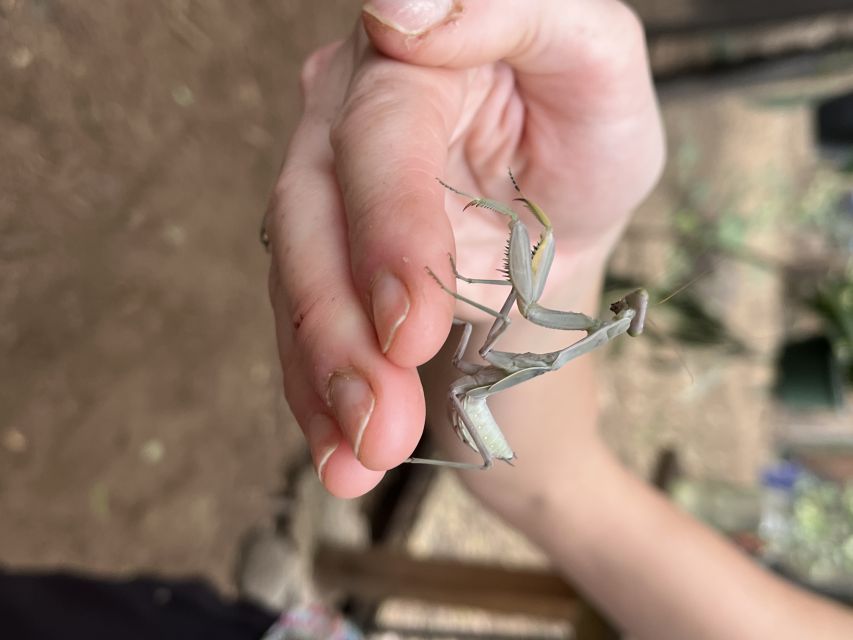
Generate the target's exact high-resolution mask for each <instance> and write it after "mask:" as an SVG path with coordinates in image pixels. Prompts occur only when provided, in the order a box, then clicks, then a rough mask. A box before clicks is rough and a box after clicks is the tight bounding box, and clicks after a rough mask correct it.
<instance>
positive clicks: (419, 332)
mask: <svg viewBox="0 0 853 640" xmlns="http://www.w3.org/2000/svg"><path fill="white" fill-rule="evenodd" d="M368 55H370V54H368ZM463 77H464V76H462V72H459V71H453V70H445V69H428V68H422V67H415V66H411V65H407V64H405V63H401V62H398V61H394V60H390V59H387V58H384V57H382V56H380V55H377V54H375V53H374V54H372V56H371V57H370V58H369V59H368V60H366V61H365V62H364V63H363V64H362V66H361V67H360V68H359V69H358V70H357V71H356V73H355V75H354V77H353V80H352V83H351V85H350V90H349V92H348V95H347V98H346V99H345V102H344V105H343V108H342V110H341V114H340V116H339V117H338V119H337V121H336V123H335V124H334V126H333V128H332V135H331V139H332V146H333V148H334V151H335V166H336V173H337V177H338V183H339V185H340V188H341V193H342V196H343V201H344V203H345V209H346V217H347V227H348V239H349V248H350V260H351V265H352V273H353V278H354V283H355V285H356V289H358V290H359V291H360V292H362V296H363V300H364V302H365V304H366V307H367V309H368V312H369V314H370V315H371V317H372V320H373V323H374V327H375V329H376V333H377V337H378V340H379V344H380V347H381V348H382V350H383V352H385V353H386V355H387V357H388V358H389V359H390V360H391V361H392V362H394V363H395V364H397V365H399V366H403V367H414V366H417V365H420V364H423V363H424V362H425V361H426V360H428V359H429V358H430V357H432V356H433V355H434V354H435V353H436V352H437V351H438V349H439V348H440V347H441V345H442V344H443V342H444V340H445V338H446V336H447V332H448V330H449V328H450V320H451V317H452V313H453V300H452V298H450V296H447V295H446V294H444V293H443V292H442V291H441V289H440V288H439V287H437V286H436V284H435V282H434V281H432V280H431V279H430V278H429V277H428V276H427V274H426V271H425V268H426V267H429V268H431V269H432V270H434V271H435V272H437V273H439V274H443V275H444V276H445V277H447V278H448V279H449V280H451V281H452V277H453V276H452V274H451V273H450V268H449V262H448V259H447V256H448V254H449V253H453V252H454V240H453V231H452V229H451V225H450V222H449V220H448V218H447V216H446V214H445V208H444V201H445V193H444V189H443V188H442V186H441V185H440V184H439V183H438V181H437V180H436V178H438V177H443V176H444V173H445V164H446V162H447V155H448V146H449V144H450V138H451V135H452V134H453V130H454V128H455V126H456V120H457V119H458V117H459V113H460V110H461V108H462V104H463V101H464V86H463V80H462V78H463Z"/></svg>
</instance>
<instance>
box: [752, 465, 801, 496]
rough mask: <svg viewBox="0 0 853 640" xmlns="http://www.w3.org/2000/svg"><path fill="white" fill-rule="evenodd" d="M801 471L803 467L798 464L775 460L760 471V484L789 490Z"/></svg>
mask: <svg viewBox="0 0 853 640" xmlns="http://www.w3.org/2000/svg"><path fill="white" fill-rule="evenodd" d="M802 473H803V468H802V467H801V466H800V465H798V464H794V463H793V462H784V461H783V462H777V463H776V464H774V465H773V466H770V467H767V468H766V469H765V470H764V471H763V472H762V473H761V484H762V486H764V487H770V488H773V489H783V490H785V491H790V490H791V489H793V488H794V483H796V481H797V478H799V477H800V475H801V474H802Z"/></svg>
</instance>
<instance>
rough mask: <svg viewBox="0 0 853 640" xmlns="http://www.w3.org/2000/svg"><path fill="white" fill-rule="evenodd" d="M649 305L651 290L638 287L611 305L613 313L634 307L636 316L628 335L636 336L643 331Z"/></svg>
mask: <svg viewBox="0 0 853 640" xmlns="http://www.w3.org/2000/svg"><path fill="white" fill-rule="evenodd" d="M648 307H649V292H648V291H646V290H645V289H637V290H636V291H632V292H631V293H629V294H628V295H626V296H625V297H624V298H622V299H621V300H617V301H616V302H614V303H613V304H611V305H610V310H611V311H612V312H613V313H622V312H623V311H625V310H626V309H633V311H634V317H633V318H632V319H631V324H630V326H629V327H628V335H629V336H632V337H636V336H638V335H640V334H641V333H643V325H644V324H645V322H646V309H648Z"/></svg>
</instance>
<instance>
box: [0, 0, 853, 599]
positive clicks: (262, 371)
mask: <svg viewBox="0 0 853 640" xmlns="http://www.w3.org/2000/svg"><path fill="white" fill-rule="evenodd" d="M355 15H356V4H355V3H352V2H345V1H343V0H337V1H335V2H326V3H324V4H323V10H322V11H317V10H314V9H311V8H309V5H308V3H304V2H297V1H291V2H288V1H286V0H275V1H273V0H265V1H263V2H257V3H253V4H252V5H251V9H250V8H249V7H248V5H243V4H240V3H233V2H227V1H225V0H210V1H209V2H205V3H194V2H190V0H184V1H171V2H167V1H166V0H156V1H155V0H150V1H148V2H144V3H143V2H135V3H127V2H121V1H119V0H111V1H107V2H101V3H97V5H95V4H93V3H81V2H73V1H71V0H30V1H24V0H0V78H2V81H3V87H4V90H3V91H2V92H0V139H2V148H3V153H2V155H0V564H2V565H9V566H16V567H45V568H47V567H51V568H52V567H57V566H59V567H75V568H81V569H85V570H86V571H92V572H103V573H109V574H127V573H133V572H139V571H144V572H156V573H159V574H165V575H186V574H197V575H203V576H206V577H208V578H210V579H212V580H213V581H214V582H215V583H216V584H217V585H218V586H219V587H221V588H223V589H226V590H228V589H230V588H231V586H232V583H231V579H230V577H231V576H230V573H231V569H232V564H233V558H234V556H235V551H236V548H237V544H238V541H239V539H240V537H241V535H242V534H243V533H244V532H245V531H246V530H247V529H249V528H250V527H252V526H254V525H256V524H258V523H263V522H266V521H268V520H269V517H270V513H271V511H272V508H273V505H274V494H275V492H276V491H277V490H278V489H279V488H280V486H281V482H282V469H283V468H284V467H286V466H287V464H288V462H289V461H292V460H294V459H296V458H297V457H298V456H299V455H300V453H301V451H302V442H301V436H299V435H298V431H297V430H296V428H295V427H294V426H293V424H292V422H291V420H290V418H289V416H288V413H287V409H286V407H285V406H284V403H283V401H282V399H281V393H280V382H279V376H278V371H277V366H278V365H277V359H276V355H275V346H274V339H273V332H272V326H271V314H270V311H269V308H268V304H267V301H266V291H265V272H266V267H267V257H266V256H265V255H264V253H263V252H262V251H261V249H260V245H259V243H258V224H259V220H260V216H261V213H262V211H263V208H264V206H265V201H266V196H267V193H268V190H269V188H270V185H271V183H272V180H273V178H274V176H275V172H276V168H277V166H278V163H279V162H280V159H281V156H282V147H283V143H284V141H285V140H286V138H287V134H288V131H289V130H290V129H291V127H292V126H293V124H294V119H295V117H296V109H297V108H298V95H297V92H296V91H297V90H296V86H297V85H296V76H297V72H298V68H299V64H300V61H301V60H302V59H303V58H304V56H305V55H306V54H307V53H308V52H309V51H310V50H311V49H313V48H314V47H316V46H318V45H319V44H322V43H324V42H327V41H329V40H332V39H335V38H338V37H342V36H344V35H346V33H347V31H348V29H349V26H350V25H351V24H352V21H353V20H354V18H355ZM841 75H842V76H843V78H847V80H846V81H847V82H849V80H850V78H849V77H848V76H844V74H841ZM848 75H849V74H848ZM843 78H842V79H843ZM848 86H850V85H849V84H848ZM836 88H837V87H836ZM787 91H788V93H786V94H784V96H787V97H790V96H791V95H794V94H797V95H799V93H798V92H799V89H791V88H790V87H789V88H788V89H787ZM784 96H783V97H784ZM765 98H766V96H765ZM770 102H771V101H770V100H769V99H764V101H763V102H762V97H761V96H760V95H756V94H754V93H749V92H748V93H746V94H744V93H738V92H728V93H720V94H719V95H715V96H714V97H713V99H709V97H708V95H707V94H703V93H701V92H699V93H696V92H695V91H694V92H690V91H687V92H686V93H683V94H682V93H677V94H675V93H673V94H672V95H669V96H667V97H665V101H664V106H665V116H666V121H667V128H668V131H669V134H670V151H671V163H670V167H669V168H668V171H667V175H666V177H665V180H664V182H663V184H662V186H661V188H660V189H659V190H658V191H657V192H656V193H655V195H654V196H653V197H652V199H651V200H650V202H649V203H648V205H647V206H646V207H645V208H644V210H643V212H642V213H641V215H640V216H639V218H638V220H637V222H636V223H635V225H634V226H633V227H632V231H631V232H630V233H629V239H628V242H627V243H626V244H625V245H623V247H622V248H620V250H619V252H618V254H617V257H616V259H615V262H614V265H615V267H616V268H617V269H621V272H624V271H625V269H626V268H627V266H628V265H634V266H636V265H639V266H640V267H639V269H638V270H637V277H639V278H641V279H647V280H649V281H652V282H657V281H662V280H663V279H664V277H665V275H666V274H667V273H668V272H669V270H670V269H671V265H670V264H669V258H670V257H671V253H672V252H671V251H670V250H669V249H667V248H666V247H665V246H664V247H661V246H658V245H657V244H656V243H654V242H653V243H649V242H647V241H645V240H643V239H642V238H643V237H644V236H648V235H649V229H652V230H654V229H656V228H659V227H660V226H661V225H665V224H666V217H667V216H669V215H671V214H672V213H673V212H675V211H677V210H679V209H680V208H683V203H684V197H685V192H686V191H688V192H691V193H692V192H693V191H691V190H696V189H698V190H700V191H702V192H703V193H706V196H703V197H705V198H706V199H705V200H703V202H705V203H706V205H707V206H708V207H709V208H712V209H722V208H725V209H727V210H732V211H735V212H736V214H737V216H740V217H742V218H744V219H751V220H755V219H759V220H761V221H764V222H762V224H760V225H756V226H752V227H749V233H747V234H746V235H747V236H748V238H747V242H748V243H749V245H750V246H752V247H754V248H756V249H760V250H767V251H780V250H783V249H784V248H785V247H787V245H786V242H787V240H786V239H785V238H786V236H785V235H784V234H783V233H782V231H783V230H784V229H785V225H786V224H787V223H786V220H787V218H785V216H786V215H787V214H788V213H790V212H791V211H792V210H793V209H794V208H792V207H791V206H789V205H790V203H792V202H801V201H802V199H804V198H807V197H809V194H810V193H812V192H811V191H810V189H812V188H813V187H814V180H815V179H816V178H815V175H817V174H816V166H817V164H818V159H817V156H816V152H815V150H814V146H813V144H812V142H811V125H810V122H811V121H810V110H809V109H810V108H809V105H808V103H807V102H794V103H791V102H790V101H789V102H788V103H785V104H786V105H787V106H786V107H785V108H778V106H777V107H772V106H768V105H769V104H770ZM780 150H781V151H780ZM780 185H781V186H780ZM819 187H820V185H818V187H814V188H819ZM831 187H832V185H829V186H828V187H827V189H830V188H831ZM708 194H710V195H708ZM709 203H710V204H709ZM768 221H769V222H768ZM765 223H766V224H765ZM663 236H666V234H665V233H664V234H663ZM670 284H671V283H670ZM700 286H703V287H704V289H703V291H705V295H707V296H708V297H709V298H710V299H712V300H713V301H714V302H713V305H716V308H718V309H720V310H722V311H723V312H724V315H726V316H727V318H728V320H729V321H730V322H731V324H732V326H733V327H734V329H735V330H736V331H738V332H739V334H740V335H741V336H742V337H743V336H747V337H750V338H751V339H752V341H753V343H754V345H755V350H754V352H753V354H752V356H751V357H750V358H747V359H743V358H741V359H733V358H729V359H726V358H722V359H721V358H720V357H719V356H718V355H708V354H707V353H706V352H702V351H697V352H695V353H687V354H686V355H685V356H684V357H683V359H684V360H686V361H687V365H688V369H689V371H690V372H691V373H689V374H685V372H684V367H683V366H682V365H681V358H679V356H678V355H673V350H672V349H670V348H668V347H667V348H663V349H661V348H657V347H654V346H650V345H648V344H647V345H645V346H644V345H643V344H641V343H637V344H634V343H631V344H630V345H628V346H626V348H625V349H622V350H619V351H618V352H616V353H615V355H614V364H613V365H612V367H611V369H610V373H611V374H612V376H611V377H612V380H613V385H612V387H611V388H610V390H609V391H608V394H607V397H606V398H605V403H606V404H605V406H606V411H605V427H606V433H607V436H608V439H609V441H610V442H611V443H612V444H613V446H614V447H615V448H616V449H617V450H618V451H619V452H620V454H621V455H622V456H623V457H624V458H625V459H626V460H628V461H629V462H630V463H631V464H632V465H633V466H635V467H636V468H637V469H638V470H640V471H642V472H645V471H647V469H648V468H649V466H650V464H651V461H652V459H653V457H654V455H655V452H656V451H657V450H658V449H659V448H660V447H661V446H664V445H668V444H676V445H677V446H678V447H679V449H680V450H681V451H682V452H683V454H684V460H685V463H686V466H687V468H688V470H689V471H690V472H692V473H695V474H698V475H709V476H716V477H725V478H730V479H734V480H738V481H744V482H745V481H750V480H752V479H754V474H755V471H756V469H757V467H758V466H759V465H760V464H761V463H762V461H763V460H765V459H766V457H767V455H768V447H767V442H768V440H769V434H770V432H771V431H772V429H773V426H774V425H773V424H772V417H771V415H772V414H771V407H770V403H769V401H768V400H767V395H766V392H767V388H768V385H769V383H770V364H771V359H772V354H773V351H774V349H775V346H776V343H777V341H778V338H779V336H780V335H781V334H782V332H783V331H784V330H785V322H784V318H783V315H782V314H781V312H780V305H781V290H780V287H781V284H780V282H779V280H778V274H776V275H772V274H770V275H768V274H767V273H765V272H763V271H760V270H755V269H751V268H749V267H744V266H743V265H734V266H733V265H724V266H723V267H722V268H721V269H719V270H717V271H716V272H715V275H713V276H712V277H710V278H708V281H707V282H705V283H704V284H702V285H700ZM726 310H733V311H731V312H727V311H726ZM762 319H767V320H768V322H763V320H762ZM691 375H692V376H693V377H694V381H693V382H692V383H691V382H690V376H691ZM660 389H667V390H668V393H666V394H661V393H660ZM441 486H442V485H441V484H440V485H439V489H437V490H439V491H441V490H447V491H450V492H454V491H456V490H455V489H453V488H452V487H451V488H450V489H441ZM454 500H455V498H454ZM459 501H460V502H459V506H458V510H459V511H458V512H457V511H454V509H455V507H449V506H448V505H449V503H448V502H441V501H440V500H437V499H434V498H433V499H431V501H430V503H429V504H428V507H427V514H426V519H427V520H429V518H440V517H444V518H449V519H450V521H451V524H450V525H448V526H450V527H451V530H452V528H453V526H455V525H454V524H452V522H453V518H454V517H455V518H456V520H455V522H457V523H458V521H459V519H460V516H454V515H453V514H454V513H461V512H465V511H469V510H470V509H471V508H473V507H471V505H470V504H469V503H467V502H465V498H464V497H462V498H459ZM430 505H432V506H430ZM465 521H466V522H471V521H470V520H469V519H466V520H465ZM474 522H477V520H474ZM489 526H490V527H491V525H489ZM435 531H441V529H440V528H439V529H435V527H434V526H433V525H430V524H425V525H424V526H423V528H422V529H421V532H420V533H418V534H417V536H416V540H415V543H414V544H415V545H421V546H423V545H427V546H428V543H426V542H423V541H424V540H425V539H426V540H429V539H432V540H435V539H443V540H453V539H455V538H456V537H455V536H453V535H440V534H436V533H435ZM424 532H433V533H424ZM466 539H470V538H466ZM507 544H510V543H507ZM512 544H516V543H512ZM517 544H518V545H522V546H523V543H521V542H518V543H517ZM441 551H444V552H447V553H465V551H464V550H462V551H460V550H458V549H452V548H448V549H441ZM526 553H527V552H522V553H521V556H522V557H525V558H527V557H528V555H529V557H530V558H535V554H533V553H531V554H527V555H526ZM477 555H479V556H480V557H483V556H489V554H488V553H484V554H477ZM531 561H535V560H531Z"/></svg>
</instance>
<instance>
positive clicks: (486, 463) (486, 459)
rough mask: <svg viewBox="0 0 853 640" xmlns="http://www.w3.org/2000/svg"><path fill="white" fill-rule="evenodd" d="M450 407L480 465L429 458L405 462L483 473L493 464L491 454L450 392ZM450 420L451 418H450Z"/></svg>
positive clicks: (457, 400) (454, 393) (409, 459)
mask: <svg viewBox="0 0 853 640" xmlns="http://www.w3.org/2000/svg"><path fill="white" fill-rule="evenodd" d="M450 406H451V411H452V412H453V413H455V414H456V416H458V417H459V419H460V420H462V422H463V423H464V424H465V429H466V430H467V432H468V434H469V435H470V437H471V440H472V441H473V443H474V448H475V449H477V453H479V454H480V456H481V457H482V458H483V463H482V464H477V463H476V462H456V461H453V460H433V459H431V458H407V459H406V462H410V463H413V464H431V465H434V466H437V467H449V468H451V469H468V470H474V469H477V470H479V471H485V470H486V469H490V468H491V467H492V464H493V462H494V456H493V455H492V452H491V451H489V448H488V446H486V443H485V442H484V441H483V438H482V437H481V436H480V432H479V431H477V429H476V427H475V426H474V424H473V423H472V422H471V419H470V418H469V417H468V415H467V414H466V413H465V409H464V408H463V406H462V403H461V402H460V401H459V396H458V395H457V394H456V391H453V390H451V392H450ZM451 419H452V417H451Z"/></svg>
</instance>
